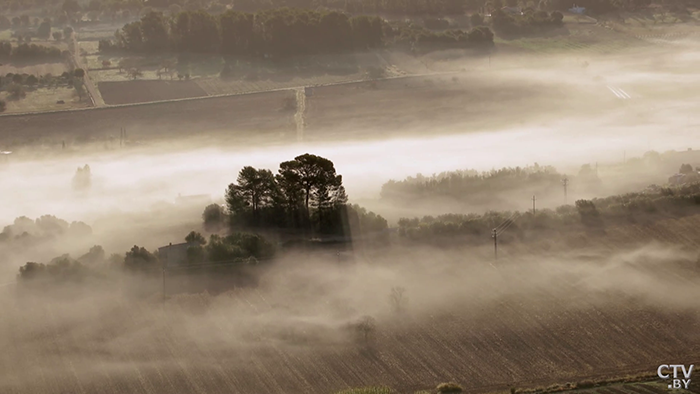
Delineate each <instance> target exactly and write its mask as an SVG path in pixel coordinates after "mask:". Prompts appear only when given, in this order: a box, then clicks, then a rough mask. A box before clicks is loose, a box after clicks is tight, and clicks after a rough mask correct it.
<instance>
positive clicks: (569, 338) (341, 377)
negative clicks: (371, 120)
mask: <svg viewBox="0 0 700 394" xmlns="http://www.w3.org/2000/svg"><path fill="white" fill-rule="evenodd" d="M694 44H696V43H694V42H692V43H683V42H681V43H677V44H675V45H673V46H669V47H663V48H656V47H655V48H647V49H645V50H644V51H643V52H633V53H630V54H628V55H626V56H607V57H602V56H595V55H592V56H576V57H575V58H574V57H567V58H565V57H552V58H548V60H538V61H534V60H531V59H530V58H517V59H512V58H511V57H510V56H511V55H499V56H495V57H494V59H493V66H492V68H487V69H484V65H483V62H482V64H480V65H478V68H476V66H474V64H473V63H469V62H466V61H464V62H463V63H464V67H463V68H468V67H473V69H472V71H469V72H483V73H484V75H485V76H488V79H490V80H491V81H492V82H493V81H495V82H497V83H499V84H500V86H501V88H502V89H504V90H507V89H508V86H509V85H510V84H513V85H518V84H532V83H537V84H544V86H547V87H548V88H549V89H551V91H552V92H556V94H558V95H561V96H562V97H563V99H562V100H564V101H565V102H566V103H571V104H572V105H573V107H571V108H568V109H567V110H566V112H562V113H559V112H557V111H558V110H556V109H555V110H554V111H551V110H550V109H549V108H548V105H549V104H550V103H551V102H552V100H555V99H553V98H551V97H550V98H546V97H543V95H544V94H545V93H536V92H535V93H533V95H532V97H522V98H520V100H522V102H523V105H529V106H530V107H531V108H532V107H533V106H534V107H536V108H538V111H537V112H536V113H532V112H530V113H527V114H526V113H524V111H521V109H519V108H518V107H503V106H500V103H499V102H497V101H493V102H491V101H488V95H484V94H482V96H483V97H484V100H486V101H487V102H486V103H485V105H486V106H487V107H489V108H492V109H493V108H497V109H499V111H501V112H503V119H501V120H503V121H504V122H505V123H507V124H506V125H503V124H502V123H504V122H496V123H498V124H499V125H496V123H493V124H494V126H493V127H487V128H480V129H470V128H463V127H462V125H461V124H459V123H457V124H453V123H448V122H441V121H436V123H435V124H434V125H432V126H431V125H429V124H427V123H423V124H419V125H414V126H412V127H409V129H410V130H408V129H407V130H405V131H406V133H405V135H403V136H401V135H399V134H401V133H400V132H397V130H390V131H391V133H388V134H391V135H392V136H391V137H384V134H382V126H383V125H382V123H381V121H380V122H378V123H379V124H377V125H376V130H369V131H367V132H374V134H375V136H374V137H373V138H362V139H360V138H356V137H354V136H353V135H352V134H348V135H347V136H346V137H345V138H344V140H343V141H342V142H339V141H338V140H335V141H330V140H324V138H323V132H322V131H318V130H316V131H314V132H313V133H312V132H311V131H309V132H308V135H307V137H308V138H307V140H306V141H301V142H296V143H284V142H280V141H267V142H269V143H267V144H261V145H259V146H258V145H254V144H250V145H234V144H231V143H221V144H216V145H215V144H209V143H206V144H205V143H202V141H199V142H196V141H194V140H191V139H188V140H184V139H178V138H174V139H172V140H170V141H167V142H164V141H148V143H144V144H141V145H136V146H128V147H125V148H123V149H112V150H101V149H95V148H94V147H91V148H89V149H88V148H85V147H81V146H79V145H76V146H71V147H70V148H69V149H68V150H67V151H60V148H58V149H56V152H50V151H47V148H46V147H43V148H39V147H32V146H17V147H16V148H17V149H14V148H13V150H15V153H13V156H12V157H11V158H10V160H9V163H7V164H6V165H4V166H3V167H0V179H2V185H1V187H2V191H1V193H0V224H1V225H9V224H11V223H12V222H13V220H14V219H15V218H16V217H20V216H27V217H29V218H31V219H35V218H38V217H40V216H41V215H47V214H48V215H54V216H57V217H59V218H61V219H65V220H67V221H68V222H73V221H83V222H85V223H87V224H88V225H90V226H91V227H92V230H93V232H92V234H91V235H85V236H66V237H63V238H57V239H54V240H51V241H45V242H41V243H39V244H36V245H32V246H31V247H23V246H22V245H20V244H18V245H15V246H13V247H11V248H10V247H8V248H7V249H6V250H3V253H4V255H3V257H2V259H0V263H2V267H0V310H2V314H3V319H1V320H0V349H3V351H2V352H0V392H3V393H4V392H8V393H22V392H75V393H92V392H108V393H111V392H125V393H126V392H128V393H142V392H143V393H149V394H154V393H174V392H178V391H177V390H186V391H187V392H193V393H194V392H197V393H217V392H221V393H223V392H242V393H254V392H270V393H292V392H305V393H328V392H331V391H332V390H340V389H343V388H346V387H350V386H362V385H369V384H377V383H384V384H389V385H392V386H393V387H397V388H404V389H406V392H409V391H411V392H413V391H412V390H416V389H422V388H429V387H430V386H431V385H432V387H434V384H436V383H439V382H440V381H447V380H452V379H454V378H455V377H460V378H462V379H465V380H469V382H467V383H468V384H469V387H471V388H479V387H482V388H483V387H487V386H489V385H491V386H493V387H498V388H506V387H508V386H509V385H511V384H513V383H514V382H524V381H525V382H541V381H546V382H547V383H548V384H549V383H553V382H565V381H572V380H575V379H578V378H584V377H586V374H587V373H590V371H592V370H596V371H599V370H600V369H606V370H607V371H608V372H609V373H611V374H613V373H617V372H620V373H622V372H627V370H628V369H630V368H631V367H632V366H639V367H640V368H647V367H649V368H651V366H653V365H656V364H658V363H656V364H654V363H655V362H656V360H657V359H658V357H661V356H663V357H666V358H663V359H660V360H659V361H661V362H670V361H669V358H670V357H673V360H671V361H672V362H674V363H681V362H684V361H685V362H687V361H689V360H690V358H691V357H697V351H696V350H697V349H698V346H700V334H698V333H700V330H698V328H699V324H700V310H699V305H698V303H697V300H698V298H699V297H700V286H699V285H700V276H698V273H697V266H696V265H694V264H697V263H696V262H697V252H696V251H691V252H689V251H688V250H687V249H682V248H677V247H675V246H672V245H669V244H651V245H647V246H645V247H641V248H634V247H631V246H630V247H628V246H627V245H615V244H611V245H604V246H602V247H600V248H589V249H588V250H586V256H582V255H581V254H580V253H577V252H572V251H568V250H566V248H564V247H562V248H560V249H558V250H556V251H549V252H545V251H544V250H543V251H539V252H537V253H533V252H532V251H529V252H527V253H519V250H518V249H516V248H514V249H513V250H511V251H510V253H509V252H508V251H507V247H506V252H505V253H504V256H505V258H503V259H501V260H499V261H498V262H494V261H493V257H492V249H491V247H490V246H489V247H484V248H472V249H456V250H453V251H446V250H444V249H438V248H428V247H425V248H418V247H413V248H408V247H399V246H392V247H388V248H387V249H385V250H383V251H380V252H372V253H366V252H363V251H360V250H356V253H355V255H354V261H353V262H352V263H348V264H345V265H343V264H338V263H337V262H336V261H335V260H332V261H331V259H328V258H323V257H319V256H315V255H313V254H312V255H294V254H287V255H283V256H281V257H280V259H279V260H278V261H276V262H275V263H274V264H273V265H272V266H270V267H265V268H261V269H260V270H259V271H258V272H257V273H256V275H258V277H259V279H260V284H259V286H258V287H254V288H252V287H240V288H235V289H234V290H231V291H229V292H225V293H223V294H208V293H207V294H196V295H184V294H180V295H172V297H170V298H169V299H168V300H167V301H165V302H161V298H160V297H161V295H160V294H159V291H160V289H161V287H160V286H161V280H162V278H161V277H160V276H156V277H153V278H151V279H148V280H144V281H142V282H138V283H137V284H136V285H134V284H133V283H132V279H133V278H130V277H128V276H125V274H124V273H122V272H119V271H116V270H113V269H110V268H107V267H93V268H94V269H95V270H96V271H97V272H99V275H98V276H97V277H96V278H89V279H88V280H86V281H84V282H83V283H81V284H77V285H72V284H68V285H66V284H62V285H56V284H51V285H46V286H45V288H44V289H41V290H40V289H37V288H33V289H32V288H24V287H22V286H20V285H17V286H15V285H12V284H8V282H14V277H15V275H16V273H17V268H18V267H19V266H20V265H21V264H23V263H25V262H27V261H38V262H46V261H48V260H49V259H51V258H52V257H55V256H58V255H61V254H64V253H70V254H71V255H73V256H77V255H80V254H82V253H85V252H86V251H87V249H88V248H89V247H90V246H92V245H102V246H104V248H105V250H106V252H107V254H110V253H121V254H123V253H124V251H126V250H127V248H129V247H130V246H131V245H134V244H138V245H139V246H145V247H147V248H148V249H149V250H153V249H154V248H156V247H158V246H161V245H165V244H166V243H168V242H173V243H175V242H181V241H182V239H183V237H184V236H185V235H186V234H187V233H188V232H189V231H190V230H199V229H201V213H202V210H203V208H204V206H205V205H206V202H202V203H199V202H198V203H179V202H178V200H177V197H178V195H182V196H192V195H204V200H207V202H217V203H222V202H223V194H224V190H225V188H226V187H227V185H228V184H230V183H232V182H235V180H236V176H237V173H238V171H239V170H240V169H241V168H242V167H243V166H248V165H250V166H253V167H256V168H268V169H271V170H273V172H275V171H276V170H277V168H278V166H279V163H280V162H283V161H287V160H291V159H293V158H294V157H295V156H298V155H300V154H303V153H313V154H316V155H319V156H323V157H326V158H328V159H330V160H332V161H333V162H334V164H335V168H336V170H337V172H338V173H339V174H342V176H343V183H344V185H345V188H346V190H347V192H348V195H349V196H350V201H351V202H360V203H362V204H363V205H365V206H367V207H369V208H371V209H373V210H376V212H377V213H378V214H381V215H385V216H391V213H392V211H390V207H388V206H386V205H382V204H379V203H377V199H378V197H379V192H380V188H381V185H382V184H384V183H385V182H387V181H388V180H390V179H394V180H400V179H404V178H406V177H408V176H415V175H416V174H419V173H420V174H423V175H431V174H434V173H440V172H443V171H453V170H460V169H476V170H480V171H487V170H490V169H495V168H496V169H497V168H501V167H508V166H513V167H515V166H526V165H529V164H533V163H539V164H540V165H552V166H555V167H556V168H557V169H558V170H559V171H560V172H561V173H566V174H575V173H576V172H577V171H578V169H579V168H580V166H581V165H582V164H587V163H599V164H600V165H606V164H613V163H620V162H622V161H623V160H624V159H625V158H631V157H635V156H641V155H642V154H643V153H644V152H646V151H649V150H651V149H653V150H655V151H658V152H664V151H666V150H685V149H687V148H691V147H692V148H700V147H698V146H693V144H694V143H695V142H696V141H697V136H698V132H697V116H696V114H695V112H696V108H697V106H698V104H700V102H699V101H700V100H699V99H698V97H697V96H696V95H694V93H693V92H692V89H688V87H689V86H694V85H695V84H697V83H700V76H698V75H697V73H696V71H695V70H696V68H697V66H696V65H697V61H698V59H700V52H698V51H696V50H694V49H692V50H691V49H690V48H691V47H692V45H694ZM511 60H513V61H515V62H516V63H514V64H518V67H517V68H514V67H500V64H503V63H505V64H508V63H509V62H510V61H511ZM582 61H586V62H588V63H589V66H588V67H581V62H582ZM446 64H450V65H453V66H454V65H457V66H458V65H460V64H461V63H460V61H456V60H450V61H447V62H446ZM474 70H476V71H474ZM462 76H463V74H460V77H462ZM460 86H462V85H460ZM611 88H612V89H611ZM616 89H622V90H623V92H624V94H623V95H622V96H620V94H619V90H616ZM615 92H617V93H615ZM463 93H464V94H471V91H470V90H469V88H468V86H464V92H463ZM465 100H466V99H465ZM426 105H427V104H426ZM499 106H500V107H499ZM579 109H580V110H579ZM520 115H522V117H523V119H524V120H523V121H514V119H516V118H518V117H519V116H520ZM354 116H358V115H357V114H355V113H353V112H352V109H351V108H350V109H348V111H347V117H348V118H350V119H352V118H353V117H354ZM486 116H487V115H484V117H486ZM488 116H492V115H488ZM201 121H202V122H205V120H201ZM387 122H388V120H387ZM0 125H1V123H0ZM217 127H218V126H217ZM421 130H422V131H421ZM323 131H328V132H329V133H330V132H332V131H334V130H323ZM203 134H206V132H205V131H203ZM1 136H2V134H1V131H0V148H4V147H3V145H2V143H3V141H2V139H1ZM209 137H211V138H215V136H209ZM207 141H210V140H207ZM34 149H36V151H34ZM85 164H88V165H89V166H90V168H91V172H92V186H91V188H90V189H89V190H88V191H87V192H84V193H78V192H76V191H74V189H73V187H72V185H71V181H72V178H73V176H74V174H75V171H76V168H78V167H82V166H83V165H85ZM691 164H693V165H698V164H700V163H691ZM623 175H624V174H623ZM651 175H653V176H659V177H661V178H662V179H666V177H667V176H668V175H671V174H662V173H660V174H650V177H651ZM609 186H610V187H609V188H608V189H607V191H609V192H611V193H612V192H624V191H630V190H627V189H626V188H627V187H628V186H625V185H623V184H614V183H612V184H611V185H609ZM514 198H515V197H514ZM523 204H524V205H525V206H527V205H529V201H527V198H526V199H524V200H523ZM481 208H482V207H474V210H475V211H479V209H481ZM425 213H426V212H421V211H417V210H416V211H410V210H408V211H402V212H401V214H412V215H413V216H419V215H422V214H425ZM392 219H395V217H392ZM694 245H695V246H696V245H697V243H695V244H694ZM129 283H132V284H131V285H129ZM135 286H136V287H139V286H140V287H141V288H140V289H138V290H143V291H145V292H147V293H149V296H148V297H146V298H138V297H135V296H134V295H133V294H132V292H133V291H134V287H135ZM393 287H402V288H405V291H406V295H407V297H408V301H406V304H405V305H403V306H404V309H405V310H404V312H403V313H398V314H397V313H394V311H392V308H391V307H392V304H391V303H390V302H389V295H390V292H391V289H392V288H393ZM363 316H371V317H373V318H374V319H376V330H375V331H373V333H372V338H373V339H372V340H371V341H369V343H367V342H366V341H361V340H359V339H358V338H356V336H357V332H356V330H355V328H353V327H354V326H353V324H357V322H358V321H360V319H362V318H363ZM409 343H411V344H414V345H411V346H410V347H409V346H408V345H407V344H409ZM562 349H566V350H569V351H570V352H569V353H567V352H563V351H562ZM611 349H615V351H614V352H613V351H612V350H611ZM693 352H695V353H694V354H693ZM490 363H493V364H490ZM492 365H507V368H504V369H507V370H508V371H507V374H502V375H498V374H496V373H495V372H494V371H493V368H492V367H491V366H492ZM555 367H556V368H555ZM464 371H467V372H466V373H465V372H464ZM650 371H652V370H650ZM183 388H186V389H183Z"/></svg>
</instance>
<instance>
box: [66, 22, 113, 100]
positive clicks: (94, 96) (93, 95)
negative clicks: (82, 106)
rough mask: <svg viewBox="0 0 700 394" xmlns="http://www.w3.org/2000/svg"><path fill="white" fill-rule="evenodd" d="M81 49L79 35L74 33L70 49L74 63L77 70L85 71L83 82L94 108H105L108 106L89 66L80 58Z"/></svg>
mask: <svg viewBox="0 0 700 394" xmlns="http://www.w3.org/2000/svg"><path fill="white" fill-rule="evenodd" d="M79 48H80V46H79V45H78V37H77V33H76V32H73V42H72V45H71V47H70V50H71V55H73V61H74V62H75V66H76V68H82V69H83V70H85V77H84V78H83V82H84V83H85V89H86V90H87V93H88V95H89V97H90V100H91V101H92V105H93V106H94V107H104V106H105V105H106V104H105V102H104V100H103V99H102V95H101V94H100V92H99V91H98V90H97V88H96V87H95V84H94V83H93V82H92V79H91V78H90V73H89V72H88V66H87V64H84V63H83V61H82V59H81V58H80V51H79Z"/></svg>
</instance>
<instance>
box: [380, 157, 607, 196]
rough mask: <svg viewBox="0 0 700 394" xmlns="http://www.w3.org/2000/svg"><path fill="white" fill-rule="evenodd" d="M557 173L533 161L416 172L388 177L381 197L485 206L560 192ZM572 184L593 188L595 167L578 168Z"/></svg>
mask: <svg viewBox="0 0 700 394" xmlns="http://www.w3.org/2000/svg"><path fill="white" fill-rule="evenodd" d="M564 177H565V175H563V174H560V173H559V172H557V170H556V169H555V168H554V167H552V166H540V165H538V164H536V163H535V164H534V165H532V166H526V167H514V168H513V167H504V168H501V169H498V170H491V171H486V172H479V171H475V170H465V171H450V172H443V173H440V174H437V175H432V176H429V177H426V176H423V175H421V174H418V175H417V176H416V177H408V178H406V179H404V180H402V181H394V180H390V181H389V182H387V183H385V184H384V185H382V190H381V194H380V196H381V198H382V199H383V200H385V201H387V202H391V203H394V204H399V205H404V206H411V205H414V204H419V203H430V202H431V201H435V200H436V199H441V200H451V201H455V202H460V203H464V204H466V205H488V204H489V203H498V202H499V200H501V199H504V198H510V197H512V194H513V193H515V192H516V191H517V193H518V194H520V195H537V196H538V197H545V196H550V195H553V194H555V193H556V194H557V195H559V194H562V193H563V190H562V180H563V178H564ZM568 181H569V182H570V184H571V185H579V186H584V187H586V188H592V187H595V186H596V185H598V184H599V183H600V179H599V178H598V176H597V173H596V171H595V169H593V168H591V166H590V165H584V166H582V167H581V170H580V171H579V174H578V176H577V177H572V176H570V177H568Z"/></svg>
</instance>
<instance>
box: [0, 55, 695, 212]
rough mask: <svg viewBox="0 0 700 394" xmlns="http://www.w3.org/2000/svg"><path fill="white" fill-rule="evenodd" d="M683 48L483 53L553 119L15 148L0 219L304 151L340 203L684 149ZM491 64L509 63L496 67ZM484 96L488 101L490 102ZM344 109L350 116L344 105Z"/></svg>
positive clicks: (202, 188) (136, 203)
mask: <svg viewBox="0 0 700 394" xmlns="http://www.w3.org/2000/svg"><path fill="white" fill-rule="evenodd" d="M683 45H684V44H678V45H674V46H671V47H654V48H651V49H646V50H645V51H643V52H641V53H636V52H632V53H631V54H627V55H625V56H622V55H620V56H607V57H595V56H588V57H585V56H576V57H575V58H573V57H568V58H564V57H547V58H545V59H544V60H539V61H534V60H531V59H532V58H531V57H523V58H515V59H514V58H513V56H512V55H502V57H499V56H495V57H494V61H493V63H494V65H493V69H487V70H476V71H471V72H472V73H474V72H483V73H484V75H485V76H488V78H489V79H491V80H495V81H500V82H501V84H500V85H499V86H501V89H508V85H509V84H514V85H515V84H524V83H532V82H537V83H543V84H546V86H545V87H549V88H551V89H552V91H556V92H557V94H563V95H564V96H563V97H565V98H566V100H570V102H571V104H572V105H573V106H574V107H573V108H569V110H568V111H567V112H566V113H565V114H562V115H561V116H559V117H557V113H556V112H555V113H552V112H551V111H550V110H548V108H547V107H546V104H543V105H542V106H541V108H540V110H539V112H538V113H534V114H533V113H532V111H531V113H528V114H527V117H526V118H527V121H524V122H513V123H511V124H509V125H507V126H502V127H496V128H488V129H476V130H475V129H463V130H460V126H459V124H444V123H442V122H440V120H439V119H438V120H437V122H436V123H435V124H434V126H432V127H430V128H428V129H425V130H424V131H423V132H422V133H421V136H412V137H396V134H397V133H396V130H391V131H392V132H391V133H389V134H391V135H392V136H394V137H392V138H390V139H382V137H381V123H380V124H379V125H377V127H376V128H377V133H375V134H376V137H375V138H374V139H371V140H367V139H363V140H354V139H353V137H352V135H351V134H349V135H348V136H347V137H345V138H344V141H343V142H339V141H333V142H323V141H322V140H321V139H320V137H319V136H320V135H321V134H319V133H318V132H316V134H314V135H315V136H314V135H309V138H311V139H312V140H318V142H306V143H305V142H301V143H287V144H284V145H280V144H277V145H265V146H259V147H256V146H255V145H238V146H228V145H223V146H219V147H216V148H213V147H211V146H209V147H202V146H201V144H197V143H196V142H194V141H190V140H187V141H182V142H180V143H179V142H178V141H177V140H171V141H168V142H167V143H165V142H151V143H149V144H148V145H145V146H142V147H130V148H126V149H123V150H118V151H95V150H92V151H85V150H80V149H79V148H76V149H78V150H77V151H73V154H70V155H69V154H66V153H65V152H63V154H61V155H52V154H51V153H47V152H45V151H42V153H41V155H42V156H43V159H42V160H27V159H26V158H28V157H32V150H31V149H29V148H26V147H25V148H19V151H18V152H17V153H16V154H15V156H16V157H12V158H11V160H10V164H9V165H7V166H5V167H4V168H3V170H2V177H3V185H2V188H3V192H2V194H1V195H0V220H2V222H9V221H11V220H12V219H13V218H15V217H17V216H21V215H26V216H29V217H36V216H39V215H43V214H53V215H56V216H59V217H63V218H66V219H68V220H87V221H90V220H94V219H95V218H97V217H98V216H100V215H103V214H104V213H105V212H109V211H113V210H121V211H140V210H148V209H150V208H151V207H152V206H153V204H157V203H159V202H162V201H166V202H173V201H174V199H175V198H176V197H177V195H178V194H182V195H194V194H207V195H210V196H211V198H212V199H214V200H216V199H220V198H221V197H222V195H223V191H224V189H225V187H226V186H227V185H228V184H229V183H231V182H233V181H234V180H235V177H236V174H237V172H238V170H239V169H240V168H241V167H242V166H244V165H252V166H255V167H262V168H269V169H272V170H273V171H275V170H276V169H277V167H278V165H279V163H280V162H282V161H285V160H290V159H292V158H293V157H295V156H297V155H299V154H302V153H306V152H310V153H314V154H318V155H321V156H324V157H327V158H330V159H331V160H332V161H333V162H334V163H335V165H336V168H337V170H338V173H340V174H342V175H343V177H344V184H345V186H346V189H347V191H348V194H349V195H350V198H351V200H355V201H358V200H359V201H361V200H364V199H373V198H376V197H377V196H378V193H379V189H380V187H381V185H382V184H383V183H384V182H386V181H387V180H389V179H396V180H398V179H403V178H405V177H407V176H413V175H416V174H418V173H422V174H424V175H430V174H432V173H439V172H442V171H450V170H457V169H477V170H489V169H492V168H501V167H505V166H524V165H528V164H532V163H535V162H537V163H540V164H542V165H553V166H555V167H557V169H558V170H559V171H560V172H563V173H567V172H573V171H576V169H577V168H578V167H579V166H580V165H582V164H585V163H595V162H599V163H601V164H604V163H612V162H621V161H622V160H623V159H624V158H625V157H627V158H630V157H633V156H640V155H641V154H642V153H644V152H645V151H647V150H651V149H653V150H656V151H659V152H663V151H665V150H670V149H677V150H685V149H686V148H689V147H693V146H692V144H693V142H694V140H695V139H694V137H696V136H697V131H696V126H697V124H696V120H695V116H694V114H693V111H694V109H695V108H696V107H697V105H698V102H697V100H698V99H697V97H695V96H694V95H692V92H691V91H690V90H688V89H683V88H682V87H683V86H691V85H692V84H694V83H696V82H698V78H700V77H698V76H697V75H696V73H695V72H694V68H695V63H696V61H697V59H698V57H700V55H699V53H698V52H697V51H695V50H692V51H691V50H690V49H689V48H690V46H687V47H686V46H683ZM518 60H519V62H518ZM581 60H585V61H587V62H588V63H589V66H588V67H581V66H580V65H579V62H580V61H581ZM501 63H503V64H511V63H515V64H519V65H521V66H519V67H518V68H516V69H513V68H509V67H502V68H499V64H501ZM465 64H467V65H469V64H470V63H465ZM576 65H578V67H575V66H576ZM596 78H603V80H600V79H596ZM608 87H614V88H616V89H617V88H619V89H624V91H625V92H626V93H627V94H628V95H629V96H630V97H631V98H629V99H620V98H619V97H616V96H615V94H614V93H613V92H612V91H611V90H609V89H608ZM465 89H468V88H467V87H465ZM467 91H468V90H467ZM542 91H543V92H546V91H547V89H542ZM543 94H544V93H534V92H533V96H532V97H531V98H529V97H523V98H522V99H523V102H529V101H531V100H535V103H536V102H537V100H540V101H542V102H543V103H546V102H547V98H546V97H544V96H543ZM484 100H488V96H484ZM530 104H532V103H530ZM488 105H490V106H496V107H498V105H499V103H498V102H492V103H488ZM578 105H580V113H578V114H577V110H578V107H576V106H578ZM500 109H501V111H502V112H503V113H504V116H505V117H506V118H507V119H511V118H512V116H513V114H517V113H518V111H519V109H518V108H517V107H501V108H500ZM348 111H349V112H347V117H348V119H351V118H352V117H353V116H354V115H353V113H352V109H351V108H348ZM523 115H525V114H523ZM484 116H486V115H484ZM420 127H426V126H425V125H421V126H420ZM1 143H2V141H1V140H0V144H1ZM59 153H61V152H59ZM66 156H68V157H66ZM84 164H89V165H90V167H91V169H92V173H93V183H94V186H93V188H92V190H91V191H90V193H89V194H88V195H87V196H80V197H78V196H76V195H75V194H74V193H73V191H72V190H71V183H70V180H71V178H72V176H73V174H74V173H75V169H76V168H77V167H78V166H82V165H84Z"/></svg>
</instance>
